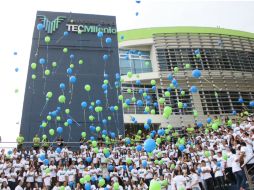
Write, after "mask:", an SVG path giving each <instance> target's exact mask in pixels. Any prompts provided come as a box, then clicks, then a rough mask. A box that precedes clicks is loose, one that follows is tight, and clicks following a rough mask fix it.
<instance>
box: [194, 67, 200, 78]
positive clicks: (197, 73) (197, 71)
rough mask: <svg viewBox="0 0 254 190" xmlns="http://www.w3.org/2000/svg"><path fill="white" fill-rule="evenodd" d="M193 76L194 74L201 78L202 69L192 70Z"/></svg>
mask: <svg viewBox="0 0 254 190" xmlns="http://www.w3.org/2000/svg"><path fill="white" fill-rule="evenodd" d="M192 76H193V77H194V78H199V77H201V71H200V70H198V69H195V70H193V71H192Z"/></svg>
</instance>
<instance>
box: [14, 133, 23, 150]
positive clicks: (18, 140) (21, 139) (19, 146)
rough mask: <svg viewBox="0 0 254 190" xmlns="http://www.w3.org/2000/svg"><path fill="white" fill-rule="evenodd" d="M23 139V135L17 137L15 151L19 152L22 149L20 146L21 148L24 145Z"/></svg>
mask: <svg viewBox="0 0 254 190" xmlns="http://www.w3.org/2000/svg"><path fill="white" fill-rule="evenodd" d="M24 140H25V139H24V137H23V135H21V134H19V136H18V137H17V139H16V141H17V143H18V146H17V149H18V150H21V149H22V146H23V144H24Z"/></svg>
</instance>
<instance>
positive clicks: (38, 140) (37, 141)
mask: <svg viewBox="0 0 254 190" xmlns="http://www.w3.org/2000/svg"><path fill="white" fill-rule="evenodd" d="M40 141H41V140H40V138H39V137H38V135H37V134H36V135H35V137H34V138H33V143H34V150H36V151H37V150H38V149H39V147H40Z"/></svg>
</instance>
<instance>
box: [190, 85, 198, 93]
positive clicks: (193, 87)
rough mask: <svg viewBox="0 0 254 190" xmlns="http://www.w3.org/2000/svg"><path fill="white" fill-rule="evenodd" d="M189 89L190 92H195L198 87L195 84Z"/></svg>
mask: <svg viewBox="0 0 254 190" xmlns="http://www.w3.org/2000/svg"><path fill="white" fill-rule="evenodd" d="M190 91H191V93H197V92H198V88H197V87H196V86H191V88H190Z"/></svg>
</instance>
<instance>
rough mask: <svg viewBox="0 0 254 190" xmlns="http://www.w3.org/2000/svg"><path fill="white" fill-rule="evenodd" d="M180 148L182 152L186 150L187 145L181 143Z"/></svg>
mask: <svg viewBox="0 0 254 190" xmlns="http://www.w3.org/2000/svg"><path fill="white" fill-rule="evenodd" d="M178 149H179V150H180V151H181V152H182V151H184V150H185V146H184V145H183V144H180V145H179V147H178Z"/></svg>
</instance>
